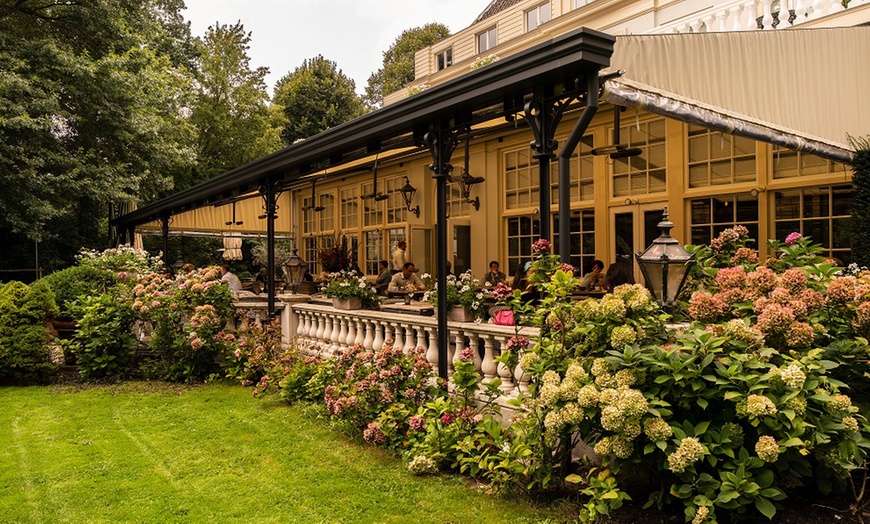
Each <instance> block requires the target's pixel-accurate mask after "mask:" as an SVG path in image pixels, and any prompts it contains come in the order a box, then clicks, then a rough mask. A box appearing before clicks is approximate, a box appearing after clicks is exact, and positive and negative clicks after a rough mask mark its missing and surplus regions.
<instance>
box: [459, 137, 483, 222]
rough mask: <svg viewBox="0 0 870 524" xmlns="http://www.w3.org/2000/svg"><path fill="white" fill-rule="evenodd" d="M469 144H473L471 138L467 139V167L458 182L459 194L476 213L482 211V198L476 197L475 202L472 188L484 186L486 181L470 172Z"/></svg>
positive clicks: (463, 169)
mask: <svg viewBox="0 0 870 524" xmlns="http://www.w3.org/2000/svg"><path fill="white" fill-rule="evenodd" d="M469 142H471V136H467V137H465V166H464V167H463V168H462V175H460V177H459V179H458V180H455V181H456V182H459V192H460V194H461V196H462V199H463V200H465V201H466V202H468V203H469V204H471V205H472V206H473V207H474V210H475V211H480V197H479V196H477V197H474V200H472V199H471V188H472V186H474V185H475V184H482V183H484V182H486V179H485V178H483V177H482V176H471V173H469V172H468V160H469V155H468V146H469Z"/></svg>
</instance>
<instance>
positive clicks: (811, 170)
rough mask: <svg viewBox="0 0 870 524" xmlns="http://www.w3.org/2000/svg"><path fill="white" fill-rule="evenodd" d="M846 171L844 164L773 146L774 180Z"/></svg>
mask: <svg viewBox="0 0 870 524" xmlns="http://www.w3.org/2000/svg"><path fill="white" fill-rule="evenodd" d="M845 170H846V166H845V165H844V164H840V163H838V162H834V161H832V160H827V159H825V158H822V157H820V156H816V155H811V154H809V153H802V152H800V151H792V150H791V149H787V148H784V147H781V146H773V178H794V177H799V176H807V175H825V174H828V173H840V172H843V171H845Z"/></svg>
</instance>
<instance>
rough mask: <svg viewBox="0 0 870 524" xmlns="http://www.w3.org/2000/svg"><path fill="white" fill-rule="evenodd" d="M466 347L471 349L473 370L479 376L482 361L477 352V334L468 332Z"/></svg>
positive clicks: (478, 345)
mask: <svg viewBox="0 0 870 524" xmlns="http://www.w3.org/2000/svg"><path fill="white" fill-rule="evenodd" d="M467 335H468V347H470V348H471V351H472V353H474V369H476V370H477V374H478V375H480V374H481V369H480V367H481V365H483V359H481V358H480V351H479V350H478V349H479V347H480V339H478V338H477V333H472V332H468V333H467Z"/></svg>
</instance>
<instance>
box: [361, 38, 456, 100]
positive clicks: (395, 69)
mask: <svg viewBox="0 0 870 524" xmlns="http://www.w3.org/2000/svg"><path fill="white" fill-rule="evenodd" d="M448 36H450V30H449V29H447V26H445V25H444V24H438V23H431V24H426V25H424V26H423V27H414V28H412V29H406V30H405V31H402V34H401V35H399V36H398V38H396V41H395V42H393V45H391V46H390V48H389V49H387V50H386V51H385V52H384V64H383V67H382V68H381V69H378V70H377V71H376V72H374V73H372V75H371V76H370V77H369V82H368V85H367V86H366V92H365V95H364V99H365V102H366V103H367V104H368V105H369V106H372V107H380V106H381V105H382V104H383V101H384V95H386V94H389V93H392V92H395V91H398V90H399V89H401V88H402V87H404V86H405V85H407V84H408V83H410V82H411V81H413V80H414V54H415V53H416V52H417V51H419V50H420V49H423V48H424V47H426V46H430V45H432V44H434V43H436V42H439V41H441V40H443V39H445V38H447V37H448Z"/></svg>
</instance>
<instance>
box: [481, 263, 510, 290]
mask: <svg viewBox="0 0 870 524" xmlns="http://www.w3.org/2000/svg"><path fill="white" fill-rule="evenodd" d="M498 268H499V265H498V260H493V261H492V262H490V263H489V273H487V274H486V280H485V282H486V283H487V284H489V285H490V286H492V287H495V286H497V285H499V284H500V283H501V282H505V281H506V280H507V276H505V274H504V273H502V272H501V271H499V270H498Z"/></svg>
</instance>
